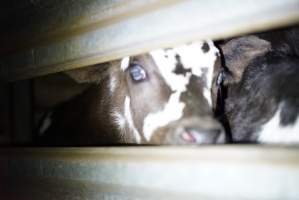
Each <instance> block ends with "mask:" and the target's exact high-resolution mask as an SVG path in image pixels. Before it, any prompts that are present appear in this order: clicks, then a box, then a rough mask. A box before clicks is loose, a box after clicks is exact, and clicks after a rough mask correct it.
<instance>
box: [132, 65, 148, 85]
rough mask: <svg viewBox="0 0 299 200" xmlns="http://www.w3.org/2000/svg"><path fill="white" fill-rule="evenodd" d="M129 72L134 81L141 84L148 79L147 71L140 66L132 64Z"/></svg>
mask: <svg viewBox="0 0 299 200" xmlns="http://www.w3.org/2000/svg"><path fill="white" fill-rule="evenodd" d="M129 72H130V76H131V78H132V80H134V81H136V82H141V81H143V80H145V79H146V78H147V75H146V71H145V70H144V69H143V67H142V66H140V65H138V64H131V65H130V67H129Z"/></svg>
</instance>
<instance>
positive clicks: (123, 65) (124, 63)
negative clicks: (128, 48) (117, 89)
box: [120, 57, 130, 71]
mask: <svg viewBox="0 0 299 200" xmlns="http://www.w3.org/2000/svg"><path fill="white" fill-rule="evenodd" d="M129 62H130V57H125V58H123V59H122V60H121V63H120V68H121V69H122V70H123V71H126V69H127V68H128V67H129Z"/></svg>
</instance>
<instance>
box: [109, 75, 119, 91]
mask: <svg viewBox="0 0 299 200" xmlns="http://www.w3.org/2000/svg"><path fill="white" fill-rule="evenodd" d="M116 86H117V79H116V77H115V76H113V75H112V76H111V77H110V81H109V89H110V92H111V94H112V93H113V92H114V90H115V88H116Z"/></svg>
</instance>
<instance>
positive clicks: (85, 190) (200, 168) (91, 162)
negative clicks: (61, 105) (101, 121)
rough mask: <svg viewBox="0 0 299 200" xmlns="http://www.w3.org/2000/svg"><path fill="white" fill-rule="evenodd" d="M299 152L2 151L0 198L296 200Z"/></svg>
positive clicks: (224, 148)
mask: <svg viewBox="0 0 299 200" xmlns="http://www.w3.org/2000/svg"><path fill="white" fill-rule="evenodd" d="M298 155H299V149H298V148H290V147H289V148H285V147H269V146H201V147H122V148H117V147H116V148H52V149H50V148H19V149H1V150H0V169H1V170H0V172H1V173H0V186H1V187H0V197H1V199H238V200H242V199H246V200H250V199H297V198H298V197H299V190H298V188H299V156H298Z"/></svg>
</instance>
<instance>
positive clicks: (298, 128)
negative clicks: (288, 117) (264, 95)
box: [258, 107, 299, 144]
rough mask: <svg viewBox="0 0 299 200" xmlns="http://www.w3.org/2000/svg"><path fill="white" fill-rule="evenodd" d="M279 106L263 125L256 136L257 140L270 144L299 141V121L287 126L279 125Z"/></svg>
mask: <svg viewBox="0 0 299 200" xmlns="http://www.w3.org/2000/svg"><path fill="white" fill-rule="evenodd" d="M280 112H281V108H280V107H279V108H278V109H277V111H276V113H275V115H274V116H273V117H272V118H271V119H270V120H269V121H268V122H267V123H266V124H264V125H263V127H262V130H261V132H260V133H259V136H258V142H260V143H270V144H292V143H293V144H294V143H299V121H298V119H297V121H296V122H295V123H294V124H292V125H289V126H281V125H280Z"/></svg>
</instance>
